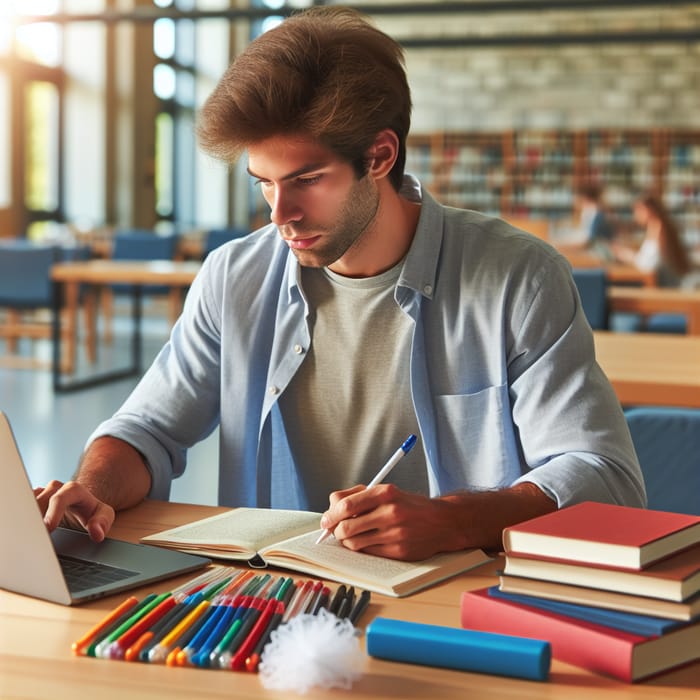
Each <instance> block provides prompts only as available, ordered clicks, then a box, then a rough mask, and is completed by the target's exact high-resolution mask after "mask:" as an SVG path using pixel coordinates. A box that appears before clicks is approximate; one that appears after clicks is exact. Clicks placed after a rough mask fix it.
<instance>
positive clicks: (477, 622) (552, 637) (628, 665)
mask: <svg viewBox="0 0 700 700" xmlns="http://www.w3.org/2000/svg"><path fill="white" fill-rule="evenodd" d="M460 621H461V625H462V627H464V628H466V629H474V630H479V631H482V632H493V633H496V634H507V635H513V636H517V637H528V638H531V639H542V640H547V641H549V642H550V644H551V645H552V656H553V657H554V658H555V659H557V660H559V661H563V662H565V663H569V664H572V665H574V666H578V667H580V668H585V669H587V670H589V671H592V672H594V673H600V674H603V675H607V676H612V677H614V678H618V679H620V680H622V681H625V682H628V683H629V682H635V681H639V680H642V679H644V678H648V677H650V676H654V675H657V674H659V673H663V672H665V671H668V670H670V669H672V668H675V667H677V666H681V665H684V664H686V663H689V662H691V661H695V660H697V659H699V658H700V622H693V623H689V624H686V625H683V626H681V627H678V628H676V629H674V630H672V631H669V632H667V633H666V634H663V635H661V636H657V635H640V634H632V633H630V632H624V631H622V630H619V629H615V628H613V627H607V626H605V625H601V624H595V623H592V622H587V621H585V620H579V619H576V618H572V617H569V616H566V615H561V614H558V613H554V612H551V611H548V610H541V609H538V608H535V607H533V606H529V605H523V604H522V603H515V602H513V601H510V600H504V599H502V598H497V597H496V596H493V595H490V594H489V590H488V589H486V588H482V589H479V590H475V591H466V592H465V593H463V594H462V598H461V601H460Z"/></svg>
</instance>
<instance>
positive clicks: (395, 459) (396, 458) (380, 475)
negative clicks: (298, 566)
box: [316, 434, 418, 544]
mask: <svg viewBox="0 0 700 700" xmlns="http://www.w3.org/2000/svg"><path fill="white" fill-rule="evenodd" d="M417 439H418V438H416V436H415V435H413V434H411V435H409V436H408V437H407V438H406V440H404V443H403V445H401V447H399V449H398V450H396V452H394V454H393V455H391V457H389V460H388V461H387V463H386V464H385V465H384V466H383V467H382V468H381V469H380V470H379V471H378V472H377V475H376V476H375V477H374V479H372V481H370V482H369V484H367V488H368V489H371V488H372V487H373V486H376V485H377V484H381V482H382V481H383V480H384V479H385V478H386V477H387V475H388V474H389V472H390V471H391V470H392V469H393V468H394V467H395V466H396V465H397V464H398V463H399V462H400V461H401V459H402V458H403V457H404V456H406V455H407V454H408V453H409V452H410V451H411V448H412V447H413V446H414V445H415V444H416V440H417ZM332 534H333V533H332V532H331V531H330V530H324V531H323V532H322V533H321V534H320V535H319V538H318V539H317V540H316V544H321V542H323V541H325V540H327V539H328V538H329V537H330V536H331V535H332Z"/></svg>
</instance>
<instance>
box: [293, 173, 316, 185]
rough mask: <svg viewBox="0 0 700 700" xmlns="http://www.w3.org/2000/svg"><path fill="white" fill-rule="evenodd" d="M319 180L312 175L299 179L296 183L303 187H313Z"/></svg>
mask: <svg viewBox="0 0 700 700" xmlns="http://www.w3.org/2000/svg"><path fill="white" fill-rule="evenodd" d="M320 179H321V176H320V175H312V176H311V177H300V178H299V179H298V180H297V182H298V183H299V184H300V185H304V186H307V185H315V184H316V183H317V182H318V181H319V180H320Z"/></svg>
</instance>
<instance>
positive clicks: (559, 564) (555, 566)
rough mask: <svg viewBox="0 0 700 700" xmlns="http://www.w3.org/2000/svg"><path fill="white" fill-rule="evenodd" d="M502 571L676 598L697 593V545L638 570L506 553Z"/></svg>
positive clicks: (699, 589)
mask: <svg viewBox="0 0 700 700" xmlns="http://www.w3.org/2000/svg"><path fill="white" fill-rule="evenodd" d="M503 572H504V573H505V574H507V575H508V576H517V577H521V578H529V579H537V580H540V581H549V582H552V583H561V584H568V585H571V586H584V587H587V588H595V589H600V590H606V591H613V592H615V593H627V594H631V595H636V596H648V597H651V598H660V599H663V600H668V601H676V602H680V601H684V600H687V599H688V598H691V597H692V596H695V595H697V594H698V593H700V546H697V545H696V546H695V547H691V548H690V549H684V550H683V551H681V552H678V553H677V554H674V555H673V556H670V557H667V558H666V559H662V560H661V561H658V562H656V563H654V564H651V565H650V566H648V567H646V568H645V569H642V570H641V571H628V570H626V569H619V568H616V567H602V566H592V565H586V564H579V563H569V562H564V561H559V560H557V559H548V558H546V557H530V556H518V555H517V554H507V555H506V558H505V565H504V568H503ZM533 585H534V584H533Z"/></svg>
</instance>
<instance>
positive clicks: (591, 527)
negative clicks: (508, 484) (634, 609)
mask: <svg viewBox="0 0 700 700" xmlns="http://www.w3.org/2000/svg"><path fill="white" fill-rule="evenodd" d="M696 544H700V516H695V515H684V514H681V513H667V512H664V511H658V510H646V509H644V508H633V507H629V506H619V505H613V504H609V503H596V502H593V501H586V502H584V503H578V504H576V505H573V506H568V507H566V508H561V509H559V510H556V511H553V512H552V513H547V514H546V515H541V516H539V517H537V518H532V519H531V520H526V521H524V522H522V523H519V524H517V525H513V526H511V527H508V528H506V529H505V530H504V531H503V547H504V549H505V552H506V554H525V555H530V556H535V557H540V556H542V557H548V558H551V559H561V560H564V561H572V562H574V561H577V562H582V563H585V564H594V565H600V566H613V567H617V568H622V569H630V570H639V569H643V568H644V567H646V566H649V564H652V563H653V562H655V561H658V560H660V559H663V558H664V557H668V556H670V555H671V554H675V553H676V552H679V551H681V550H683V549H686V548H688V547H691V546H693V545H696Z"/></svg>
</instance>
